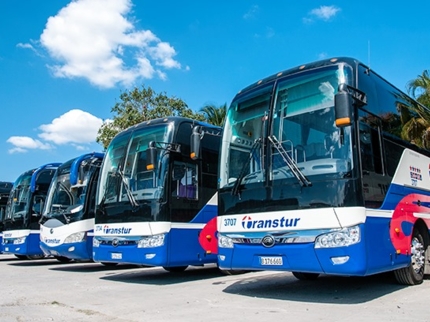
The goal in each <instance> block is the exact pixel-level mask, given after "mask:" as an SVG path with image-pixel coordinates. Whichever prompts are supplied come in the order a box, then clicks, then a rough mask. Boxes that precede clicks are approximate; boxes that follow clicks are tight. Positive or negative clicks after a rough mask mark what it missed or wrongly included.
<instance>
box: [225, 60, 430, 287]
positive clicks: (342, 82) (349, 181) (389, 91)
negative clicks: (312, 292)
mask: <svg viewBox="0 0 430 322" xmlns="http://www.w3.org/2000/svg"><path fill="white" fill-rule="evenodd" d="M429 126H430V111H429V109H428V108H426V107H424V106H422V105H420V104H418V103H417V102H415V101H414V100H413V99H411V98H410V97H408V96H407V95H406V94H405V93H403V92H401V91H400V90H398V89H397V88H396V87H394V86H393V85H392V84H390V83H389V82H387V81H386V80H385V79H383V78H382V77H381V76H379V75H378V74H376V73H375V72H374V71H373V70H371V69H370V68H369V67H367V66H365V65H363V64H362V63H360V62H359V61H357V60H355V59H352V58H333V59H330V60H324V61H319V62H315V63H311V64H306V65H302V66H300V67H297V68H292V69H289V70H286V71H283V72H280V73H278V74H276V75H273V76H270V77H268V78H265V79H263V80H261V81H259V82H258V83H255V84H253V85H251V86H249V87H247V88H245V89H244V90H242V91H240V92H239V94H237V95H236V97H235V98H234V99H233V101H232V103H231V106H230V107H229V109H228V112H227V117H226V122H225V127H224V131H223V138H222V146H221V150H220V163H219V164H220V170H219V175H220V179H219V191H218V197H219V199H218V214H219V217H218V226H217V229H218V247H219V249H218V252H219V255H218V260H219V266H220V268H221V269H226V270H236V269H237V270H283V271H291V272H292V273H293V274H294V276H296V277H297V278H298V279H315V278H317V277H318V276H319V274H332V275H345V276H366V275H371V274H376V273H381V272H387V271H394V273H395V276H396V279H397V281H398V282H399V283H401V284H410V285H413V284H419V283H421V282H422V281H423V277H424V274H429V273H430V262H429V259H430V257H429V244H430V236H429V225H430V153H429V147H430V131H429V129H430V127H429Z"/></svg>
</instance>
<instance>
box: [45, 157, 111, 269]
mask: <svg viewBox="0 0 430 322" xmlns="http://www.w3.org/2000/svg"><path fill="white" fill-rule="evenodd" d="M103 157H104V153H97V152H94V153H87V154H83V155H81V156H79V157H77V158H74V159H72V160H69V161H67V162H65V163H63V164H62V165H61V166H59V167H58V169H57V173H56V174H55V176H54V178H53V179H52V183H51V186H50V188H49V192H48V196H47V200H46V204H45V207H44V212H43V215H42V218H41V220H40V248H41V249H42V251H43V252H44V253H45V255H50V256H53V257H55V258H56V259H58V260H59V261H61V262H69V261H71V260H77V261H88V260H92V253H93V231H94V215H95V205H96V203H95V196H96V191H97V180H98V175H99V170H100V165H101V163H102V160H103Z"/></svg>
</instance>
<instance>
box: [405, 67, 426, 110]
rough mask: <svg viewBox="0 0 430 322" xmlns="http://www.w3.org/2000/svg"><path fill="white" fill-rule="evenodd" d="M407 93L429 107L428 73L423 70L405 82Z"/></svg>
mask: <svg viewBox="0 0 430 322" xmlns="http://www.w3.org/2000/svg"><path fill="white" fill-rule="evenodd" d="M407 88H408V91H409V94H411V96H412V97H414V98H415V99H416V100H417V101H418V102H420V103H421V104H423V105H425V106H427V107H430V75H429V71H428V70H425V71H423V73H422V74H421V75H418V77H417V78H415V79H413V80H411V81H410V82H409V83H408V84H407Z"/></svg>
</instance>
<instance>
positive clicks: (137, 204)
mask: <svg viewBox="0 0 430 322" xmlns="http://www.w3.org/2000/svg"><path fill="white" fill-rule="evenodd" d="M117 172H118V174H119V175H120V177H121V180H122V183H123V184H124V187H125V191H126V193H127V197H128V200H129V201H130V203H131V205H132V206H133V208H134V209H137V208H139V206H140V205H139V203H138V202H137V201H136V199H135V198H134V196H133V192H132V191H131V189H130V187H129V186H128V183H127V180H126V179H125V176H124V173H123V172H121V168H118V171H117Z"/></svg>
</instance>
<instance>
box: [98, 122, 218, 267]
mask: <svg viewBox="0 0 430 322" xmlns="http://www.w3.org/2000/svg"><path fill="white" fill-rule="evenodd" d="M220 133H221V128H219V127H216V126H212V125H209V124H206V123H202V122H198V121H195V120H191V119H187V118H182V117H166V118H162V119H155V120H151V121H146V122H143V123H140V124H139V125H135V126H133V127H131V128H129V129H127V130H125V131H123V132H121V133H120V134H118V135H117V136H116V137H115V138H114V139H113V140H112V142H111V143H110V145H109V147H108V149H107V151H106V156H105V159H104V160H103V164H102V169H101V173H100V180H99V185H98V193H97V198H96V217H95V227H94V239H93V258H94V261H97V262H101V263H103V264H105V265H106V264H113V265H115V263H129V264H136V265H145V266H162V267H164V268H165V269H166V270H168V271H183V270H185V269H186V268H187V267H188V266H189V265H194V266H202V265H204V264H207V263H216V255H215V254H211V253H209V252H207V251H205V250H204V249H203V248H202V246H201V245H200V243H199V234H200V232H201V230H202V228H203V227H204V225H205V224H206V223H207V222H208V221H209V220H211V219H212V218H214V217H216V214H217V211H216V197H215V196H216V188H217V168H218V151H219V145H220V139H221V136H220ZM192 137H193V138H196V139H197V140H199V141H200V144H199V145H200V149H199V150H198V151H194V150H193V149H191V148H190V145H191V144H190V142H191V140H192Z"/></svg>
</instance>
